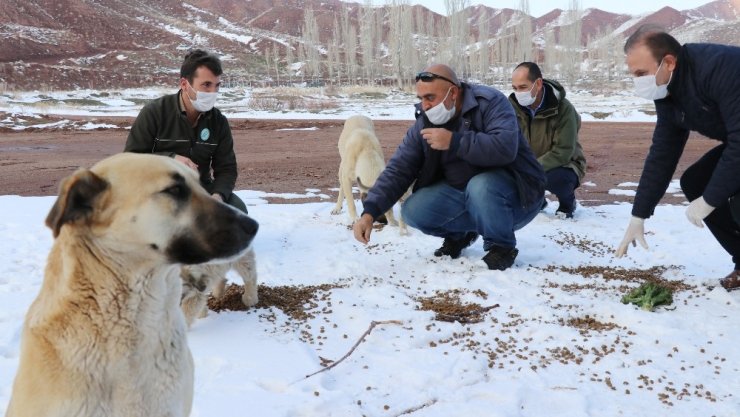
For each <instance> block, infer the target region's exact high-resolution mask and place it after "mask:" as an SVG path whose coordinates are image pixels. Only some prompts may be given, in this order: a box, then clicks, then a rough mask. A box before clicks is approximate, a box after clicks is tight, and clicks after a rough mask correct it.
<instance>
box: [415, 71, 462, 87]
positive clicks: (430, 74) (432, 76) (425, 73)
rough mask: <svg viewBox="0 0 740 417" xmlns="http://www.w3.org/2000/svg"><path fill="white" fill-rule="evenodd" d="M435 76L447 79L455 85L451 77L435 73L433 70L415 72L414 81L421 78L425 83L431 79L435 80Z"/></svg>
mask: <svg viewBox="0 0 740 417" xmlns="http://www.w3.org/2000/svg"><path fill="white" fill-rule="evenodd" d="M437 78H439V79H440V80H445V81H447V82H448V83H450V84H453V85H457V84H455V83H454V82H453V81H452V80H451V79H449V78H447V77H443V76H441V75H438V74H435V73H433V72H429V71H422V72H420V73H418V74H416V81H417V82H418V81H419V80H421V81H423V82H425V83H428V82H432V81H434V80H436V79H437Z"/></svg>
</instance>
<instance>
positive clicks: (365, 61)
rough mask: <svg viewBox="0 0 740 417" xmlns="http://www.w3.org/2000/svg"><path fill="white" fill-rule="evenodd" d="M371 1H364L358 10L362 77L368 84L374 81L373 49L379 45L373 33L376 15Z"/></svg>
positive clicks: (375, 34)
mask: <svg viewBox="0 0 740 417" xmlns="http://www.w3.org/2000/svg"><path fill="white" fill-rule="evenodd" d="M372 5H373V3H372V0H365V5H364V6H363V7H362V9H361V10H360V16H361V18H360V53H361V54H362V69H363V76H364V77H365V80H366V82H367V83H368V84H369V83H371V82H372V81H373V80H374V79H375V75H376V71H375V60H374V59H373V57H375V49H376V45H377V44H378V43H380V41H381V40H380V39H378V37H377V32H376V31H375V28H376V25H375V20H376V13H375V8H373V7H372Z"/></svg>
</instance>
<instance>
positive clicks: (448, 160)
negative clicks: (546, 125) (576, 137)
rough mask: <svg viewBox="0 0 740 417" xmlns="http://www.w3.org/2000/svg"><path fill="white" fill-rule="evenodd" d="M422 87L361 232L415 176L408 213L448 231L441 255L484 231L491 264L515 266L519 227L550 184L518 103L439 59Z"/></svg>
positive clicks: (422, 224)
mask: <svg viewBox="0 0 740 417" xmlns="http://www.w3.org/2000/svg"><path fill="white" fill-rule="evenodd" d="M416 94H417V96H418V97H419V100H421V102H420V104H419V107H420V110H421V113H420V114H419V115H418V116H419V117H417V119H416V123H414V125H413V126H412V127H411V128H409V130H408V131H407V132H406V136H405V137H404V138H403V142H402V143H401V144H400V145H399V147H398V149H397V150H396V153H395V154H394V155H393V157H392V158H391V159H390V161H388V165H387V166H386V168H385V170H384V171H383V173H382V174H381V175H380V177H379V178H378V180H377V181H376V183H375V185H374V186H373V187H372V188H371V189H370V190H369V191H368V194H367V197H366V198H365V200H364V201H363V205H364V211H363V213H362V216H361V217H360V219H359V220H358V221H357V222H356V223H355V225H354V235H355V238H356V239H357V240H358V241H360V242H362V243H368V242H369V241H370V234H371V232H372V224H373V220H374V219H375V218H377V217H378V216H380V215H381V214H382V213H384V212H386V211H387V210H388V209H389V208H391V207H392V206H393V204H394V203H395V202H396V201H398V199H399V198H401V196H402V195H403V194H404V192H405V191H406V190H407V189H408V188H409V186H411V184H414V181H416V183H415V184H414V192H413V194H411V196H410V197H409V198H408V199H407V200H406V202H405V203H404V204H403V207H402V215H403V219H404V220H405V221H406V222H407V223H408V224H409V225H410V226H412V227H414V228H417V229H419V230H421V231H422V232H424V233H426V234H429V235H433V236H438V237H442V238H444V243H443V244H442V247H440V248H439V249H437V250H436V251H435V252H434V255H435V256H444V255H447V256H450V257H451V258H452V259H455V258H457V257H459V256H460V254H461V252H462V250H463V249H464V248H466V247H467V246H469V245H470V244H472V243H473V242H474V241H475V239H476V238H477V237H478V235H481V236H483V248H484V250H486V251H487V254H486V255H485V256H484V257H483V261H484V262H485V263H486V265H488V268H489V269H496V270H505V269H507V268H509V267H510V266H512V265H513V264H514V260H515V258H516V256H517V254H518V252H519V251H518V250H517V248H516V237H515V235H514V231H516V230H519V229H520V228H522V227H524V226H525V225H526V224H527V223H529V222H530V221H531V220H532V219H533V218H534V217H535V216H536V215H537V213H538V212H539V209H540V207H541V206H542V202H543V199H544V187H545V174H544V171H543V170H542V166H541V165H540V163H539V162H537V158H535V156H534V154H533V153H532V151H531V150H530V148H529V145H528V144H527V141H526V140H525V139H524V136H522V134H521V130H520V129H519V126H518V124H517V121H516V116H515V115H514V110H513V109H512V107H511V105H510V104H509V102H508V100H507V99H506V96H504V95H503V94H502V93H501V92H499V91H498V90H495V89H493V88H491V87H486V86H482V85H473V84H466V83H462V82H460V81H459V80H458V78H457V75H455V72H454V71H453V70H452V69H451V68H450V67H448V66H446V65H441V64H436V65H432V66H430V67H428V68H427V69H426V70H424V71H422V72H420V73H419V74H417V76H416Z"/></svg>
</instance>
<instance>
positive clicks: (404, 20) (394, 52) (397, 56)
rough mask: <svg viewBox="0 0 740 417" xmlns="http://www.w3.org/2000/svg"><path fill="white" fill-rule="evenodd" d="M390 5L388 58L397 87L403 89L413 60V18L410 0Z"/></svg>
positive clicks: (393, 2)
mask: <svg viewBox="0 0 740 417" xmlns="http://www.w3.org/2000/svg"><path fill="white" fill-rule="evenodd" d="M386 4H387V5H389V9H390V18H389V26H390V28H389V31H388V58H389V59H390V62H391V68H392V70H391V71H392V76H393V77H394V78H395V79H396V85H397V86H398V87H399V88H402V87H403V86H404V84H405V83H406V82H408V79H409V72H410V71H413V69H411V65H412V60H411V59H410V55H411V49H412V46H413V45H412V43H411V25H412V24H413V16H411V9H410V8H409V7H408V4H409V2H408V0H390V1H389V2H387V3H386Z"/></svg>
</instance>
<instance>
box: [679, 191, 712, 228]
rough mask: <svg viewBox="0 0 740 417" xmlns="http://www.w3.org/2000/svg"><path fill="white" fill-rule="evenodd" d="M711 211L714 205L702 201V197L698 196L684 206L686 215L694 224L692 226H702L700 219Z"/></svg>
mask: <svg viewBox="0 0 740 417" xmlns="http://www.w3.org/2000/svg"><path fill="white" fill-rule="evenodd" d="M713 211H714V207H712V206H710V205H709V204H707V202H706V201H704V197H699V198H697V199H696V200H694V201H692V202H691V204H689V207H687V208H686V217H687V218H688V219H689V221H690V222H691V223H693V224H694V226H696V227H704V223H702V220H704V218H705V217H707V216H709V214H710V213H712V212H713Z"/></svg>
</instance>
